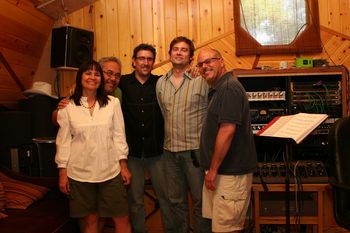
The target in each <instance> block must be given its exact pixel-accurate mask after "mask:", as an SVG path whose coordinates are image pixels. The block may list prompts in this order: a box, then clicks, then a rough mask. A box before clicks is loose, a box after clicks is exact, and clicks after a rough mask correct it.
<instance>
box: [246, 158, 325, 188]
mask: <svg viewBox="0 0 350 233" xmlns="http://www.w3.org/2000/svg"><path fill="white" fill-rule="evenodd" d="M286 172H287V169H286V165H285V163H284V162H274V163H269V162H268V163H259V164H258V168H257V171H256V172H255V173H254V178H253V183H262V182H265V183H267V184H280V183H281V184H282V183H284V182H285V178H286ZM289 174H290V183H295V180H296V179H295V178H297V182H299V183H302V184H314V183H328V175H327V172H326V168H325V166H324V164H323V163H322V162H321V161H313V160H307V161H298V162H290V164H289Z"/></svg>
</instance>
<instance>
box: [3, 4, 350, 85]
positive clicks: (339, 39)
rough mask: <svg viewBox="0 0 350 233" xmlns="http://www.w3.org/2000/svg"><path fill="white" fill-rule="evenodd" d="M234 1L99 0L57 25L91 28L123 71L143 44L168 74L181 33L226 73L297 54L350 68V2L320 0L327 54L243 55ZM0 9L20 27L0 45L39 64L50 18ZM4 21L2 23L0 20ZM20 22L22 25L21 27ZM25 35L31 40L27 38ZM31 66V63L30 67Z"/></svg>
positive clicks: (99, 50)
mask: <svg viewBox="0 0 350 233" xmlns="http://www.w3.org/2000/svg"><path fill="white" fill-rule="evenodd" d="M233 1H234V0H98V1H96V2H95V3H94V4H93V5H89V6H86V7H84V8H82V9H80V10H78V11H76V12H73V13H71V14H69V15H68V18H67V19H60V20H59V21H57V22H56V26H57V25H62V24H63V23H66V22H69V23H70V24H71V25H72V26H76V27H79V28H85V29H88V30H93V31H94V33H95V44H94V46H95V47H94V51H95V52H94V58H95V59H99V58H101V57H102V56H111V55H115V56H117V57H119V58H120V59H121V61H122V63H123V70H122V72H123V73H128V72H130V71H131V70H132V67H131V56H132V51H133V48H134V47H135V46H136V45H137V44H139V43H141V42H143V43H149V44H152V45H154V46H155V47H156V49H157V58H156V70H155V72H159V73H165V71H167V69H168V68H170V67H171V66H170V65H169V64H168V63H167V62H168V61H169V60H168V58H169V56H168V49H169V44H170V42H171V40H172V39H173V38H174V37H175V36H179V35H183V36H187V37H189V38H190V39H192V40H193V41H194V43H195V45H196V47H198V48H201V47H203V46H211V47H213V48H217V49H219V50H220V51H221V52H222V53H223V54H224V56H225V59H227V60H228V61H227V62H226V63H227V68H228V69H232V68H235V67H238V68H252V67H254V66H262V65H268V66H272V67H273V68H278V65H279V61H282V60H287V61H288V62H289V64H292V63H293V61H294V59H295V57H298V56H307V57H311V58H323V59H328V60H329V61H330V64H332V65H340V64H346V65H347V64H349V60H350V59H349V55H348V54H349V53H350V51H349V49H348V48H347V46H348V45H349V42H348V41H349V40H350V29H349V28H350V19H349V17H350V16H349V10H350V9H349V8H350V6H349V5H350V3H349V1H348V0H319V1H318V2H319V13H320V24H321V28H320V29H321V38H322V42H323V46H324V52H322V53H319V54H294V55H288V56H285V55H279V56H241V57H237V56H235V40H234V26H233V25H234V19H233ZM0 6H1V7H2V6H5V8H6V7H11V9H10V10H9V11H6V12H3V11H1V12H0V17H2V19H5V21H6V20H12V22H10V21H7V22H8V23H6V25H17V26H16V27H11V26H6V25H4V24H5V23H3V24H2V25H0V28H5V29H6V27H7V29H9V30H7V31H8V32H12V33H11V34H10V35H8V36H7V35H6V33H5V34H4V35H5V36H2V35H3V34H1V33H0V45H1V43H2V45H3V48H5V49H10V50H12V51H14V52H15V53H16V54H25V53H27V54H26V55H25V56H26V57H30V56H32V57H34V58H35V60H38V59H39V57H40V54H41V52H38V51H40V49H41V48H42V46H43V44H44V40H45V38H46V35H48V34H49V33H50V29H49V28H48V25H50V22H46V19H48V17H47V16H45V15H43V14H38V12H37V10H36V9H35V8H34V7H33V6H32V5H31V4H30V3H29V1H28V0H4V1H0ZM5 8H3V7H2V8H1V9H5ZM10 16H11V17H10ZM5 21H4V20H2V22H5ZM27 22H30V23H27ZM22 23H23V25H24V26H22V25H20V24H22ZM0 24H1V20H0ZM27 24H28V25H27ZM51 24H52V22H51ZM18 26H19V27H18ZM21 27H22V28H23V27H24V28H23V29H24V30H22V29H20V28H21ZM16 30H17V31H16ZM0 32H1V29H0ZM23 35H25V36H23ZM16 37H19V38H20V39H18V38H16ZM26 37H27V38H28V39H25V38H26ZM16 39H17V40H16ZM33 41H39V42H40V43H39V44H41V43H42V44H41V45H39V47H36V46H38V45H36V44H35V43H33ZM4 45H6V46H5V47H4ZM10 47H11V48H10ZM0 48H1V46H0ZM11 57H13V56H11ZM17 61H19V60H18V59H17ZM24 63H26V61H24ZM36 64H37V63H36ZM32 65H33V63H32V62H31V65H30V66H32ZM25 66H28V65H25ZM161 66H163V67H162V68H161ZM347 66H348V65H347ZM34 70H35V68H34ZM0 90H1V87H0Z"/></svg>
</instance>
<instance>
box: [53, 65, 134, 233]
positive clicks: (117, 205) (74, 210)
mask: <svg viewBox="0 0 350 233" xmlns="http://www.w3.org/2000/svg"><path fill="white" fill-rule="evenodd" d="M103 87H104V78H103V70H102V68H101V66H100V65H99V64H98V63H97V62H96V61H91V62H88V63H84V64H83V65H82V66H81V67H80V69H79V70H78V73H77V76H76V87H75V90H74V93H73V95H72V96H71V97H70V103H69V104H68V106H67V107H66V108H64V109H60V110H59V111H58V118H57V121H58V124H59V126H60V128H59V131H58V134H57V138H56V145H57V152H56V158H55V161H56V163H57V165H58V168H59V188H60V190H61V191H62V192H63V193H64V194H66V195H68V196H69V199H70V215H71V216H72V217H75V218H79V219H80V227H81V229H82V232H86V233H87V232H98V231H99V218H107V217H111V218H112V219H113V221H114V223H115V232H119V233H128V232H131V229H130V223H129V218H128V206H127V197H126V190H125V185H127V184H129V183H130V180H131V174H130V172H129V170H128V168H127V163H126V160H127V155H128V145H127V143H126V140H125V129H124V119H123V115H122V111H121V107H120V103H119V100H118V99H117V98H115V97H113V96H107V95H106V94H105V92H104V88H103Z"/></svg>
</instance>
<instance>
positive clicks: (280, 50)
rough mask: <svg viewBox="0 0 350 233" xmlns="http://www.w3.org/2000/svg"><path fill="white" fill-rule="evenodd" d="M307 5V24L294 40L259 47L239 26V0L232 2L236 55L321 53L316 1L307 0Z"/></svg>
mask: <svg viewBox="0 0 350 233" xmlns="http://www.w3.org/2000/svg"><path fill="white" fill-rule="evenodd" d="M307 1H308V5H309V10H310V11H311V12H309V14H308V19H310V15H311V17H312V20H311V21H312V22H310V23H308V25H307V26H306V27H305V29H304V31H302V32H301V33H300V34H299V35H297V37H296V38H295V40H294V41H293V42H292V43H290V44H288V45H261V44H260V43H259V42H258V41H256V40H255V39H254V37H253V36H251V35H250V34H249V32H247V31H246V30H245V29H244V28H243V27H242V26H241V15H240V14H241V7H240V5H241V4H240V3H241V0H235V1H233V8H234V10H233V13H234V26H235V41H236V55H237V56H242V55H263V54H289V53H297V54H298V53H319V52H322V43H321V38H320V24H319V9H318V2H317V0H307Z"/></svg>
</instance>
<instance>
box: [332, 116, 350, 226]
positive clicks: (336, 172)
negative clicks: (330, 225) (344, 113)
mask: <svg viewBox="0 0 350 233" xmlns="http://www.w3.org/2000/svg"><path fill="white" fill-rule="evenodd" d="M328 140H329V141H328V143H329V171H330V184H331V186H332V190H333V205H334V216H335V220H336V222H337V224H338V225H339V226H341V227H343V228H345V229H347V230H350V117H345V118H342V119H339V120H338V121H336V122H335V123H334V124H333V126H332V128H331V129H330V131H329V134H328Z"/></svg>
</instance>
